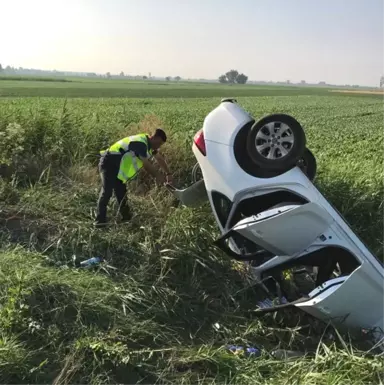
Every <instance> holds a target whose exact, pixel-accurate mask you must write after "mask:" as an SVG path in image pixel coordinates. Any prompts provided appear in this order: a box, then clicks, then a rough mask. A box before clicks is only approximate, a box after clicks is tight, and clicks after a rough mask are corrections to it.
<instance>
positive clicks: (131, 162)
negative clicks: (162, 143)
mask: <svg viewBox="0 0 384 385" xmlns="http://www.w3.org/2000/svg"><path fill="white" fill-rule="evenodd" d="M132 141H137V142H142V143H144V144H145V145H146V146H147V154H148V156H149V157H151V156H152V150H148V139H147V135H146V134H138V135H133V136H130V137H128V138H124V139H122V140H121V141H119V142H117V143H115V144H114V145H113V146H111V147H110V149H112V150H113V151H116V150H117V151H118V150H119V148H120V147H117V146H118V145H119V146H122V144H121V143H122V142H123V145H125V146H126V147H125V148H126V149H127V150H128V146H129V143H130V142H132ZM127 150H126V151H127ZM142 167H143V162H142V161H141V159H140V158H138V157H136V155H135V153H134V152H133V151H127V152H126V153H125V154H124V155H123V156H122V158H121V161H120V169H119V173H118V175H117V177H118V179H120V180H121V181H122V182H126V181H128V180H130V179H132V178H134V177H135V176H136V174H137V173H138V172H139V170H140V169H141V168H142Z"/></svg>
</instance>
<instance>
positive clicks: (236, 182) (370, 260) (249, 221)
mask: <svg viewBox="0 0 384 385" xmlns="http://www.w3.org/2000/svg"><path fill="white" fill-rule="evenodd" d="M252 121H254V119H253V118H252V117H251V116H250V115H249V114H248V113H246V112H245V111H244V110H243V109H242V108H241V107H239V105H238V104H237V103H232V102H224V103H221V104H220V105H219V106H218V107H217V108H215V109H214V110H213V111H211V112H210V113H209V114H208V115H207V117H206V119H205V120H204V124H203V128H202V130H203V133H204V139H205V146H206V155H203V154H202V153H201V152H200V150H199V149H198V148H197V146H196V145H195V144H193V146H192V150H193V153H194V155H195V157H196V159H197V161H198V163H199V165H200V168H201V171H202V174H203V179H204V183H205V187H206V190H207V194H208V198H209V201H210V204H211V207H212V211H213V214H214V216H215V218H216V221H217V224H218V226H219V228H220V230H221V232H222V233H225V232H226V231H228V230H230V227H231V226H228V224H229V222H230V219H231V216H232V214H233V212H234V210H235V209H236V207H237V204H238V203H239V202H240V201H242V200H244V199H246V198H248V197H254V196H262V195H264V194H268V193H271V192H273V191H289V192H292V193H294V194H296V195H297V196H299V197H302V198H305V200H306V201H308V202H309V203H307V204H304V205H301V206H300V205H299V206H297V205H296V204H292V203H290V202H282V203H286V204H287V206H290V209H289V210H286V211H284V210H282V209H281V208H280V210H281V211H282V213H280V214H279V215H277V216H271V217H268V215H269V214H268V212H264V213H260V214H259V216H258V217H254V216H250V217H248V218H245V219H243V220H241V221H239V222H238V223H237V224H236V226H235V227H232V228H233V229H237V232H238V233H239V234H241V235H243V236H244V237H245V238H247V239H248V240H250V241H252V242H254V243H255V244H256V245H258V246H261V247H263V248H264V249H266V250H268V251H270V252H272V253H273V254H274V255H276V256H275V257H274V258H271V259H269V260H268V261H266V262H265V263H263V264H261V265H260V266H257V267H255V268H254V271H255V274H256V276H261V275H262V274H263V272H265V271H268V270H269V269H270V268H271V267H276V266H279V265H281V264H282V263H285V262H287V261H290V260H294V259H297V258H299V257H302V256H303V255H306V254H308V253H311V252H313V251H316V250H319V249H322V248H324V247H329V246H333V247H339V248H341V249H343V250H347V251H348V252H349V253H350V254H351V255H353V256H354V258H355V259H356V261H358V263H359V264H360V266H358V267H357V268H356V269H355V270H354V271H353V272H352V273H351V274H350V275H349V276H346V277H342V278H337V279H336V280H335V279H332V280H329V281H328V282H325V283H324V284H323V285H322V286H323V287H326V286H330V287H329V289H327V290H324V291H322V292H321V293H320V294H319V293H318V292H319V290H322V289H321V287H319V288H317V289H315V290H314V291H312V292H311V293H309V299H308V301H306V302H302V303H300V304H297V305H295V306H297V307H298V308H300V309H302V310H303V311H305V312H307V313H309V314H312V315H314V316H315V317H317V318H320V319H324V320H327V319H333V318H335V317H346V316H348V317H347V318H346V320H347V321H346V323H345V324H346V325H348V326H351V327H357V328H369V327H380V328H381V329H382V330H384V321H383V310H384V309H383V281H384V270H383V266H382V264H381V263H380V262H379V261H378V260H377V259H376V257H375V256H374V255H373V254H372V253H371V252H370V251H369V250H368V248H367V247H366V246H365V245H364V244H363V242H362V241H361V240H360V239H359V238H358V237H357V235H356V234H355V233H354V232H353V231H352V230H351V228H350V227H349V225H348V224H347V222H346V221H345V219H344V218H343V217H342V216H341V215H340V213H338V212H337V210H336V209H335V208H334V207H333V206H332V205H331V204H330V203H329V202H328V201H327V200H326V199H325V197H324V196H323V195H322V194H321V193H320V191H319V190H318V189H317V188H316V187H315V185H314V184H313V183H312V182H311V181H310V180H309V179H308V178H307V176H306V175H305V174H304V173H303V172H302V171H301V170H300V168H299V167H294V168H292V169H290V170H289V171H286V172H285V173H282V174H280V175H278V176H276V177H271V178H257V177H254V176H252V175H250V174H248V173H246V172H245V171H244V170H243V169H242V168H241V167H240V166H239V164H238V163H237V161H236V157H235V154H234V142H235V138H236V135H237V134H238V132H239V131H240V129H241V128H242V127H243V126H244V125H245V124H247V123H248V124H249V122H252ZM244 151H245V150H244ZM215 191H217V192H219V193H221V194H223V195H224V196H226V197H227V198H228V199H229V200H230V201H231V202H232V204H233V208H232V210H231V213H230V214H229V217H228V221H227V225H222V224H221V222H220V220H219V217H218V215H217V213H216V210H215V207H214V203H213V199H212V193H213V192H215ZM286 209H287V208H286ZM283 211H284V212H283ZM257 218H259V220H258V221H255V220H256V219H257ZM320 237H322V239H320ZM230 248H231V249H232V250H234V251H237V252H239V250H238V247H237V246H236V244H235V243H233V242H232V241H231V242H230ZM336 282H339V283H338V284H335V283H336Z"/></svg>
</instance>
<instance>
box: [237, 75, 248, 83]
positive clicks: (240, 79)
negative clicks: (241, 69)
mask: <svg viewBox="0 0 384 385" xmlns="http://www.w3.org/2000/svg"><path fill="white" fill-rule="evenodd" d="M247 81H248V76H246V75H244V74H238V75H237V76H236V82H237V83H239V84H245V83H246V82H247Z"/></svg>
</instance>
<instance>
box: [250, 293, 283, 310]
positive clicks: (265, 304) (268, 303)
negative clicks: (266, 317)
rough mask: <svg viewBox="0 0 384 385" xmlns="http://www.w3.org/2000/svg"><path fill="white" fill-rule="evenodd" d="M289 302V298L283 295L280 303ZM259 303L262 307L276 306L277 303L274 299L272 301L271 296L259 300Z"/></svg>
mask: <svg viewBox="0 0 384 385" xmlns="http://www.w3.org/2000/svg"><path fill="white" fill-rule="evenodd" d="M286 303H288V301H287V299H286V298H285V297H284V296H283V297H281V300H280V305H284V304H286ZM257 305H258V306H259V307H260V308H261V309H268V308H270V307H274V306H276V304H274V303H273V301H271V300H270V299H269V298H267V299H265V300H263V301H259V302H258V303H257Z"/></svg>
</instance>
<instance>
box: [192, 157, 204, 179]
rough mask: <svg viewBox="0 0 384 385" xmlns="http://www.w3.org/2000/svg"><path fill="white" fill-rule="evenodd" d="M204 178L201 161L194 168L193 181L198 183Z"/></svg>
mask: <svg viewBox="0 0 384 385" xmlns="http://www.w3.org/2000/svg"><path fill="white" fill-rule="evenodd" d="M202 179H204V178H203V173H202V172H201V167H200V165H199V162H197V163H196V164H195V165H194V166H193V169H192V183H196V182H198V181H199V180H202Z"/></svg>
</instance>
